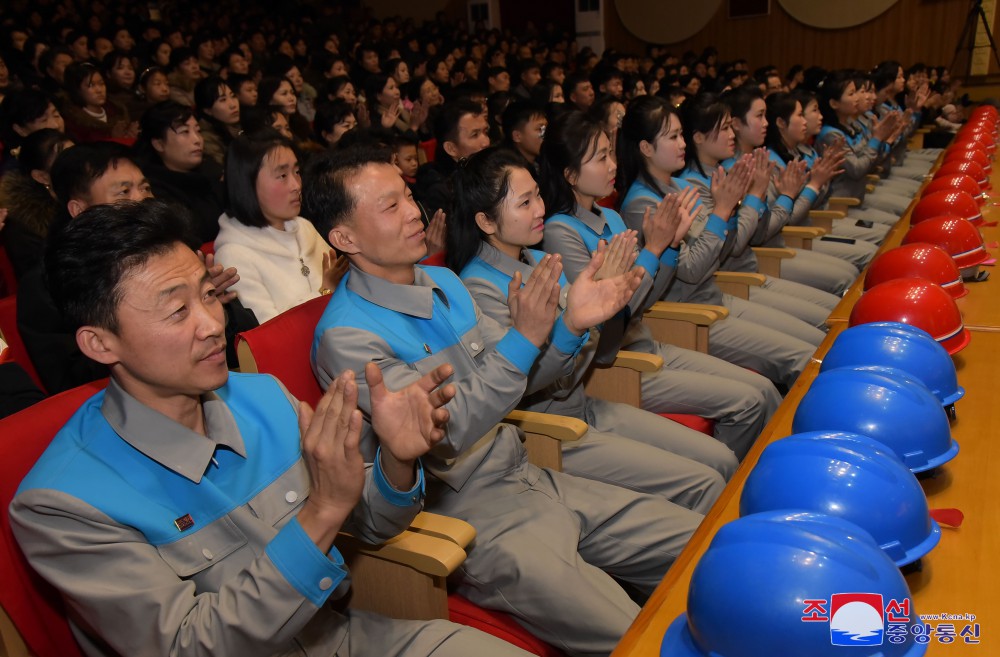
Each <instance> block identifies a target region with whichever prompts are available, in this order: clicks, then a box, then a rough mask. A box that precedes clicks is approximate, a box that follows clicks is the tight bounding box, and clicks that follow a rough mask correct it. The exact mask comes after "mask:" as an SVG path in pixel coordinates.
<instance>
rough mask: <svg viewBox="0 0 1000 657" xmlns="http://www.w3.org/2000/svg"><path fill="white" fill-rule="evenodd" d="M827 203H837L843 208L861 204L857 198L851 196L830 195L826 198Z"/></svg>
mask: <svg viewBox="0 0 1000 657" xmlns="http://www.w3.org/2000/svg"><path fill="white" fill-rule="evenodd" d="M827 203H828V204H829V205H839V206H841V207H845V208H856V207H858V206H859V205H861V201H860V200H859V199H856V198H853V197H851V196H831V197H830V198H829V199H827Z"/></svg>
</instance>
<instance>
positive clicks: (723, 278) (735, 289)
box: [715, 263, 766, 299]
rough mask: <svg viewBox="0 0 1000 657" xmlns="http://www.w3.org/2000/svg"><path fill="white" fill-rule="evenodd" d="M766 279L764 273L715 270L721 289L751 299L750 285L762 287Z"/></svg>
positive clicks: (738, 296)
mask: <svg viewBox="0 0 1000 657" xmlns="http://www.w3.org/2000/svg"><path fill="white" fill-rule="evenodd" d="M758 264H759V263H758ZM765 280H766V279H765V278H764V275H763V274H756V273H750V272H741V271H717V272H715V284H716V285H718V286H719V289H720V290H722V291H723V292H724V293H726V294H729V295H732V296H734V297H737V298H739V299H749V298H750V286H754V287H760V286H761V285H763V284H764V281H765Z"/></svg>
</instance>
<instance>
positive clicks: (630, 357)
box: [612, 351, 663, 372]
mask: <svg viewBox="0 0 1000 657" xmlns="http://www.w3.org/2000/svg"><path fill="white" fill-rule="evenodd" d="M612 367H623V368H626V369H630V370H633V371H635V372H657V371H659V369H660V368H661V367H663V358H661V357H660V356H656V355H654V354H645V353H643V352H641V351H619V352H618V355H617V356H616V357H615V362H614V364H613V365H612Z"/></svg>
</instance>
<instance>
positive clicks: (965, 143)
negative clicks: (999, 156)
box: [948, 137, 992, 158]
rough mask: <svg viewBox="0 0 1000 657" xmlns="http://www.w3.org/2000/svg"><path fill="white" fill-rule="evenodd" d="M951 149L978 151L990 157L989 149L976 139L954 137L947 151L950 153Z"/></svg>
mask: <svg viewBox="0 0 1000 657" xmlns="http://www.w3.org/2000/svg"><path fill="white" fill-rule="evenodd" d="M951 151H979V152H980V153H982V154H983V155H985V156H986V157H990V158H991V157H992V156H991V155H990V151H989V149H988V148H986V147H985V146H983V145H982V144H980V143H979V142H978V141H972V140H971V139H963V138H962V137H955V141H953V142H951V146H949V147H948V152H949V153H950V152H951Z"/></svg>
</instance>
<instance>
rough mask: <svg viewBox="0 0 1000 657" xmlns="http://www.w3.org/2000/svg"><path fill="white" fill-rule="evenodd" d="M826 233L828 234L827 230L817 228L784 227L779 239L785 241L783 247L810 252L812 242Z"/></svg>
mask: <svg viewBox="0 0 1000 657" xmlns="http://www.w3.org/2000/svg"><path fill="white" fill-rule="evenodd" d="M828 232H830V231H829V229H828V228H821V227H819V226H785V227H784V228H782V229H781V237H782V238H783V239H784V240H785V246H788V247H791V248H793V249H806V250H808V251H811V250H812V243H813V240H815V239H819V238H820V237H822V236H824V235H826V234H827V233H828Z"/></svg>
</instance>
